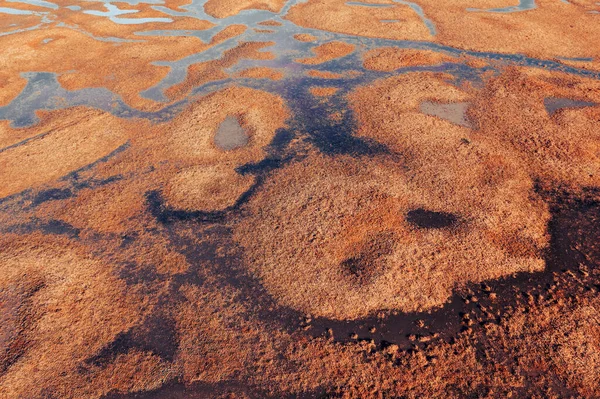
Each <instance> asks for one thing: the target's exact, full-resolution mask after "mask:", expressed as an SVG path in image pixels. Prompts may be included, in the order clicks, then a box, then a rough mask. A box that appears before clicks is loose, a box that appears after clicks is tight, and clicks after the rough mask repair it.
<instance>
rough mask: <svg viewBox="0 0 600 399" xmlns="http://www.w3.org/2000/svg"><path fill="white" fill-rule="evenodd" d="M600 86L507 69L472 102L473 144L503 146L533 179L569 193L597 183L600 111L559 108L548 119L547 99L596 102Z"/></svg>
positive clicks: (599, 174) (580, 80)
mask: <svg viewBox="0 0 600 399" xmlns="http://www.w3.org/2000/svg"><path fill="white" fill-rule="evenodd" d="M599 92H600V85H599V84H598V83H597V82H595V81H591V80H587V79H583V78H575V77H566V76H564V75H561V74H552V73H547V72H546V73H540V72H533V71H528V70H517V69H510V70H508V71H506V72H505V73H504V74H502V75H501V76H499V77H498V78H496V79H492V80H491V81H490V82H489V84H488V85H487V86H486V88H485V90H484V91H483V93H482V94H481V95H480V96H479V97H478V98H477V99H476V101H475V102H474V106H473V108H472V109H471V115H472V116H473V117H474V118H476V119H477V121H478V124H479V125H480V129H481V130H480V131H479V132H478V134H477V139H478V140H486V141H488V142H489V143H490V145H496V146H498V147H502V148H508V149H510V150H511V151H513V152H514V153H515V155H516V156H518V157H519V158H520V159H521V160H522V161H523V162H524V163H525V164H526V165H527V168H528V170H529V173H530V174H531V176H532V177H534V178H536V179H539V180H541V181H542V182H544V183H547V184H563V185H565V186H569V187H571V188H572V189H577V188H580V187H585V186H598V185H600V152H599V149H600V130H599V129H598V123H599V121H600V107H599V106H596V107H585V108H580V109H562V110H559V111H558V112H557V113H556V114H555V115H553V116H550V115H549V114H548V112H547V110H546V109H545V107H544V99H545V98H547V97H560V98H562V97H564V98H571V99H577V100H586V101H590V102H596V103H600V95H598V93H599Z"/></svg>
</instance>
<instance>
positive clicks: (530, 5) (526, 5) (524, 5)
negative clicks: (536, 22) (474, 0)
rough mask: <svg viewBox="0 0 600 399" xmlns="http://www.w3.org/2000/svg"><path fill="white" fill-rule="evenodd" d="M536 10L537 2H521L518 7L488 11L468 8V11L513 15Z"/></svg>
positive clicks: (532, 0) (525, 0) (530, 0)
mask: <svg viewBox="0 0 600 399" xmlns="http://www.w3.org/2000/svg"><path fill="white" fill-rule="evenodd" d="M535 8H537V5H536V4H535V0H519V5H518V6H508V7H500V8H488V9H479V8H467V11H473V12H499V13H511V12H521V11H528V10H533V9H535Z"/></svg>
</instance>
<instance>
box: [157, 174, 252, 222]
mask: <svg viewBox="0 0 600 399" xmlns="http://www.w3.org/2000/svg"><path fill="white" fill-rule="evenodd" d="M254 180H255V178H254V176H242V175H240V174H238V173H236V171H235V170H234V168H232V167H231V166H230V165H199V166H194V167H192V168H189V169H185V170H183V171H182V172H180V173H178V174H177V175H176V176H175V177H173V178H172V179H171V180H170V181H169V184H168V186H167V188H166V189H165V192H164V195H165V198H166V199H167V203H168V205H169V206H171V207H174V208H178V209H186V210H209V211H220V210H224V209H226V208H228V207H230V206H233V205H235V203H236V201H237V199H238V198H239V197H240V196H241V195H242V194H244V193H245V192H246V191H248V190H249V189H250V187H252V185H253V184H254Z"/></svg>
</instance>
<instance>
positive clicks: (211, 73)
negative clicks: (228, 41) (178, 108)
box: [165, 25, 275, 100]
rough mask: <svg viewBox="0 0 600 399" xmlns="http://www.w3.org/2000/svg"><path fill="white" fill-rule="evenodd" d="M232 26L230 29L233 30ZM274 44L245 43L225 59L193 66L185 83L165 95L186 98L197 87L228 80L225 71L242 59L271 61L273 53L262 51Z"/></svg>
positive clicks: (230, 51)
mask: <svg viewBox="0 0 600 399" xmlns="http://www.w3.org/2000/svg"><path fill="white" fill-rule="evenodd" d="M233 26H234V25H230V26H229V27H228V28H226V29H229V28H232V27H233ZM238 26H240V29H244V30H245V29H246V28H245V26H244V25H238ZM273 44H274V42H244V43H241V44H240V45H239V46H237V47H234V48H232V49H230V50H227V51H225V53H224V54H223V57H221V58H220V59H217V60H212V61H206V62H201V63H198V64H193V65H191V66H190V67H189V68H188V71H187V76H186V78H185V81H183V82H182V83H180V84H177V85H174V86H171V87H169V88H168V89H167V90H166V91H165V94H166V95H167V96H168V97H169V98H171V99H173V100H174V99H177V98H181V97H183V96H185V95H186V94H188V93H189V92H190V90H192V89H193V88H195V87H198V86H201V85H202V84H204V83H208V82H212V81H216V80H220V79H226V78H228V77H229V75H228V74H227V73H226V72H225V71H224V69H226V68H230V67H232V66H234V65H235V64H237V63H238V61H239V60H241V59H252V60H271V59H274V58H275V55H274V54H273V53H271V52H268V51H267V52H265V51H262V50H263V49H264V48H266V47H269V46H272V45H273Z"/></svg>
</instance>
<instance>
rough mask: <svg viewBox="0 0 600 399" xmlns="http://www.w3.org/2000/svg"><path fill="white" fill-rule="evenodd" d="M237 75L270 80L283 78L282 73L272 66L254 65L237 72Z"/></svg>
mask: <svg viewBox="0 0 600 399" xmlns="http://www.w3.org/2000/svg"><path fill="white" fill-rule="evenodd" d="M239 76H241V77H243V78H252V79H271V80H281V79H283V73H282V72H279V71H278V70H276V69H273V68H267V67H255V68H248V69H244V70H243V71H241V72H240V73H239Z"/></svg>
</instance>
